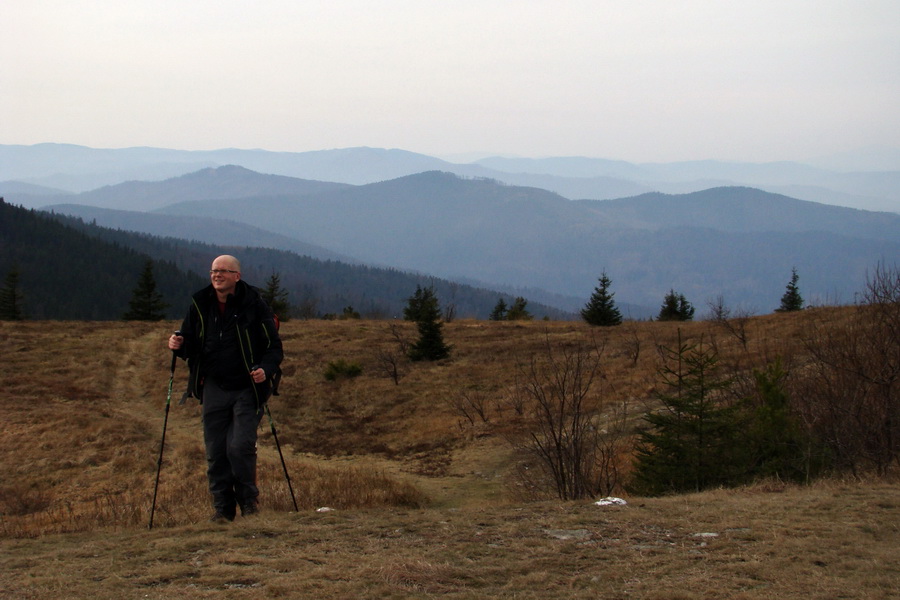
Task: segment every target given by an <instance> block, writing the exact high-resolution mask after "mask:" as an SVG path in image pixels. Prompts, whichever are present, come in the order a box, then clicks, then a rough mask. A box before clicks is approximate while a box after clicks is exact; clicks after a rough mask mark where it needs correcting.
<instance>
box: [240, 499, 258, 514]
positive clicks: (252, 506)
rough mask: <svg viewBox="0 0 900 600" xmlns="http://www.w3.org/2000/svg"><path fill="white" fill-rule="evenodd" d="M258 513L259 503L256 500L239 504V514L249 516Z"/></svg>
mask: <svg viewBox="0 0 900 600" xmlns="http://www.w3.org/2000/svg"><path fill="white" fill-rule="evenodd" d="M256 514H259V503H257V502H248V503H247V504H241V516H242V517H249V516H251V515H256Z"/></svg>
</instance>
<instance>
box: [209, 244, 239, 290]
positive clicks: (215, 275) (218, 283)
mask: <svg viewBox="0 0 900 600" xmlns="http://www.w3.org/2000/svg"><path fill="white" fill-rule="evenodd" d="M209 280H210V281H211V282H212V286H213V289H214V290H216V294H217V295H218V296H219V300H225V298H227V297H228V294H233V293H234V288H235V286H236V285H237V282H238V281H240V280H241V263H240V261H238V259H236V258H235V257H233V256H230V255H228V254H223V255H222V256H219V257H218V258H216V260H214V261H213V263H212V267H210V270H209Z"/></svg>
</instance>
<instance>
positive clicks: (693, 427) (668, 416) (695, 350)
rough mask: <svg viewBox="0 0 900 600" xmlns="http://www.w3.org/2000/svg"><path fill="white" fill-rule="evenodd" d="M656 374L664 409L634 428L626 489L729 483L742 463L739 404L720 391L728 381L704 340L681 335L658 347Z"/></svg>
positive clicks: (695, 487) (680, 488)
mask: <svg viewBox="0 0 900 600" xmlns="http://www.w3.org/2000/svg"><path fill="white" fill-rule="evenodd" d="M663 350H664V351H665V352H666V354H667V362H666V365H665V366H664V367H663V368H662V369H661V370H660V376H661V378H662V380H663V382H664V384H665V385H666V387H667V388H668V389H669V393H663V394H660V396H659V399H660V400H661V401H662V404H663V409H662V410H660V411H657V412H648V413H647V414H646V415H644V421H645V422H646V423H647V426H646V427H645V428H644V429H643V430H641V431H640V432H639V434H638V445H637V456H636V460H635V471H634V479H633V481H632V485H631V489H632V490H633V491H635V492H637V493H640V494H644V495H649V496H653V495H659V494H664V493H669V492H686V491H699V490H703V489H706V488H709V487H711V486H717V485H728V484H733V483H735V482H736V477H737V475H738V474H739V473H741V472H742V470H743V469H744V466H745V465H746V464H747V458H746V457H743V456H741V452H746V449H745V444H744V443H743V438H742V432H743V431H744V429H745V427H744V426H743V425H742V423H741V419H740V413H739V411H738V407H737V406H735V405H731V404H728V403H727V402H726V401H725V400H724V398H723V394H722V392H723V391H724V390H726V389H728V388H729V386H730V385H731V383H730V381H729V380H728V379H726V378H722V377H720V376H719V375H718V373H717V365H718V357H717V355H716V353H715V350H714V349H712V348H711V347H709V346H705V347H704V346H703V344H702V340H701V343H700V344H689V343H684V342H682V341H681V335H680V333H679V339H678V348H676V349H674V350H673V349H670V348H664V349H663Z"/></svg>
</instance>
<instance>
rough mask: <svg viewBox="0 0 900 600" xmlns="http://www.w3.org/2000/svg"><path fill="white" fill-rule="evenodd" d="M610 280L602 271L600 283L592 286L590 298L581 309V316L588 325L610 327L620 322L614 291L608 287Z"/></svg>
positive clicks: (620, 317) (620, 314) (610, 283)
mask: <svg viewBox="0 0 900 600" xmlns="http://www.w3.org/2000/svg"><path fill="white" fill-rule="evenodd" d="M611 285H612V281H611V280H610V278H609V277H607V276H606V272H604V273H603V274H602V275H601V277H600V285H598V286H597V287H595V288H594V293H593V294H592V295H591V299H590V300H589V301H588V303H587V304H586V305H585V307H584V308H583V309H582V311H581V318H582V319H584V320H585V321H586V322H587V323H588V324H590V325H596V326H600V327H611V326H613V325H619V324H621V323H622V313H620V312H619V309H618V308H616V303H615V301H613V296H615V293H614V292H610V291H609V288H610V286H611Z"/></svg>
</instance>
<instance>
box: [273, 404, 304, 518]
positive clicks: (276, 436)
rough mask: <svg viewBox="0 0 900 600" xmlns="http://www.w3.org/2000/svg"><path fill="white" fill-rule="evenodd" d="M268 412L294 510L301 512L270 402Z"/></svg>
mask: <svg viewBox="0 0 900 600" xmlns="http://www.w3.org/2000/svg"><path fill="white" fill-rule="evenodd" d="M266 414H267V415H269V426H270V427H271V428H272V437H273V438H275V447H276V448H278V456H280V457H281V468H282V469H284V478H285V479H286V480H287V484H288V490H289V491H290V492H291V500H292V501H293V502H294V511H295V512H300V509H299V508H297V498H296V497H295V496H294V486H292V485H291V477H290V475H288V470H287V465H286V464H285V463H284V454H282V453H281V444H279V443H278V432H277V431H275V421H274V420H273V419H272V411H270V410H269V403H268V402H266Z"/></svg>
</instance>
